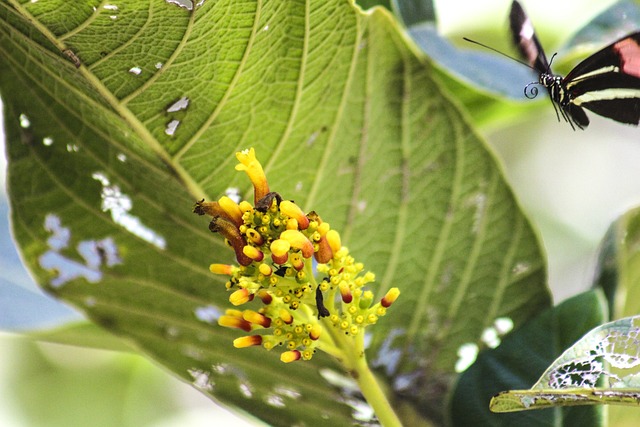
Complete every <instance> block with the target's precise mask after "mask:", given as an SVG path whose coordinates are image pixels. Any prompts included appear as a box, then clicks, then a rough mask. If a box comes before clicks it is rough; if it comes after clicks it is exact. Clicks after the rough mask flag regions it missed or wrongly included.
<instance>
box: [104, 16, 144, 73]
mask: <svg viewBox="0 0 640 427" xmlns="http://www.w3.org/2000/svg"><path fill="white" fill-rule="evenodd" d="M111 19H115V17H113V16H112V17H111ZM129 72H130V73H131V74H135V75H136V76H139V75H140V73H142V68H140V67H131V68H129Z"/></svg>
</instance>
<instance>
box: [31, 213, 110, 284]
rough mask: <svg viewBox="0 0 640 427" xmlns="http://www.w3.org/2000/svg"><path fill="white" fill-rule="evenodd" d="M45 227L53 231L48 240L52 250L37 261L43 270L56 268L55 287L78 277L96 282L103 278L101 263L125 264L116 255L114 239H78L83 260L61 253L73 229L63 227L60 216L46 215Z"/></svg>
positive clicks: (79, 252) (78, 250)
mask: <svg viewBox="0 0 640 427" xmlns="http://www.w3.org/2000/svg"><path fill="white" fill-rule="evenodd" d="M44 228H45V230H47V231H48V232H50V233H51V236H50V237H49V238H48V239H47V245H48V246H49V250H48V251H47V252H45V253H44V254H43V255H41V256H40V258H38V262H39V263H40V266H41V267H42V268H43V269H46V270H53V271H55V272H56V273H57V276H56V277H54V278H53V279H52V280H51V282H50V284H51V286H52V287H54V288H58V287H60V286H62V285H64V284H65V283H67V282H69V281H71V280H75V279H79V278H84V279H85V280H86V281H88V282H90V283H97V282H99V281H100V280H101V279H102V271H101V267H102V266H107V267H112V266H114V265H116V264H121V263H122V261H121V260H120V258H119V257H118V255H117V247H116V246H115V243H114V242H113V240H112V239H111V238H106V239H102V240H83V241H81V242H79V243H78V245H77V246H76V252H77V254H78V255H79V256H80V257H81V258H82V259H83V260H84V263H83V262H80V261H77V260H74V259H71V258H70V257H68V256H66V254H65V255H63V254H61V253H60V251H61V250H63V249H66V248H68V247H69V244H70V240H71V231H70V230H69V228H68V227H63V226H62V222H61V220H60V218H59V217H58V216H57V215H54V214H49V215H47V216H46V217H45V221H44ZM101 248H109V249H106V250H105V249H101Z"/></svg>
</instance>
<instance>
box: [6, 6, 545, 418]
mask: <svg viewBox="0 0 640 427" xmlns="http://www.w3.org/2000/svg"><path fill="white" fill-rule="evenodd" d="M187 3H189V2H187ZM107 6H109V7H107ZM114 6H116V4H114ZM94 7H96V9H95V10H94ZM192 9H193V10H188V9H186V8H181V7H178V6H177V5H176V4H173V3H167V2H161V1H142V0H123V1H120V2H118V3H117V7H116V8H113V7H111V5H105V4H103V3H99V2H97V1H95V2H83V3H73V2H64V1H48V2H37V3H30V2H29V1H22V2H18V1H10V0H3V1H2V2H0V93H1V95H2V97H3V100H4V102H5V117H6V131H7V140H8V157H9V191H10V195H11V204H12V224H13V232H14V235H15V238H16V241H17V243H18V245H19V246H20V250H21V252H22V255H23V258H24V261H25V263H26V264H27V266H28V267H29V269H30V270H31V272H32V273H33V274H34V276H35V277H36V279H37V280H38V282H39V284H40V285H41V286H42V287H43V289H45V290H46V291H47V292H49V293H51V294H52V295H54V296H55V297H57V298H60V299H62V300H64V301H66V302H69V303H70V304H73V305H74V306H76V307H77V308H79V309H80V310H82V311H83V312H84V313H85V314H86V315H87V317H88V318H89V319H91V320H92V321H93V322H95V323H97V324H98V325H100V326H102V327H104V328H106V329H108V330H109V331H111V332H113V333H115V334H117V335H119V336H121V337H122V338H124V339H125V340H126V341H127V343H129V344H130V345H132V346H133V347H135V348H136V349H138V350H140V351H141V352H142V353H144V354H146V355H147V356H149V357H151V358H153V359H155V360H156V361H158V362H159V363H161V364H163V365H164V366H166V367H167V369H169V370H171V371H172V372H173V373H175V374H176V375H177V376H179V377H181V378H183V379H184V380H186V381H189V382H192V383H193V384H194V385H195V386H197V387H199V388H200V389H201V390H202V391H203V392H204V393H206V394H207V395H209V396H211V397H212V398H215V399H217V400H219V401H221V402H224V403H226V404H229V405H233V406H236V407H238V408H241V409H243V410H245V411H248V412H251V413H252V414H253V415H255V416H256V417H258V418H260V419H262V420H264V421H266V422H268V423H271V424H274V425H293V424H301V423H304V424H307V425H317V424H318V423H319V422H322V423H324V424H327V425H335V426H337V425H351V424H352V423H353V417H354V416H356V415H357V411H355V410H354V408H355V407H358V406H359V400H358V395H357V394H355V393H354V391H353V390H350V388H349V387H348V386H346V385H345V384H344V383H343V382H341V381H343V380H345V379H346V378H344V377H343V373H342V372H341V371H340V367H339V366H338V365H337V364H336V363H335V362H334V361H332V360H329V359H328V358H327V357H321V355H318V356H316V357H314V359H313V360H312V362H310V363H294V364H289V365H284V364H282V363H281V362H280V361H279V360H278V354H277V353H275V352H273V353H267V352H266V351H264V350H262V349H259V348H258V349H256V348H251V349H242V350H236V349H233V347H232V345H231V341H232V339H233V338H234V337H235V336H237V334H234V333H233V332H231V331H228V330H226V329H223V328H220V327H219V326H217V324H216V322H215V317H216V316H218V315H219V314H221V313H222V312H223V310H224V309H225V307H227V306H228V305H229V304H228V302H227V298H228V294H227V293H226V292H225V290H224V286H223V281H222V280H221V279H220V278H216V277H214V276H212V275H211V274H210V273H209V271H208V268H207V267H208V265H209V263H211V262H225V261H226V262H229V261H231V259H232V258H231V251H229V250H228V248H226V247H225V245H224V243H223V242H222V241H221V240H219V239H217V238H216V237H215V236H214V235H212V234H211V233H209V231H208V230H207V223H206V222H205V221H204V220H203V219H202V218H198V217H196V216H194V215H193V214H192V213H191V206H192V204H193V202H194V201H195V200H197V199H201V198H203V197H205V198H207V199H209V200H210V199H214V198H217V197H218V196H220V195H222V194H224V193H225V192H226V191H228V190H229V188H231V187H237V188H239V190H240V194H248V193H247V190H248V185H247V183H246V180H245V179H244V177H243V176H242V175H240V174H237V173H235V172H234V171H233V164H234V161H233V153H234V152H235V151H237V150H239V149H244V148H247V147H249V146H254V147H255V148H256V151H257V153H258V157H259V158H260V159H261V160H262V162H263V164H264V165H265V170H266V173H267V176H268V177H269V181H270V184H271V186H272V189H273V190H276V191H278V192H279V193H280V194H282V195H283V196H284V197H285V198H289V199H295V201H296V202H297V203H298V204H299V205H300V206H303V207H304V208H305V209H307V210H315V211H317V212H318V213H320V214H321V215H322V217H323V219H325V220H326V221H328V222H330V223H331V224H332V227H333V228H335V229H338V230H340V231H341V234H342V238H343V243H344V244H345V245H347V246H348V247H349V249H350V250H351V253H352V254H353V255H354V256H355V257H357V258H358V260H360V261H363V262H364V263H365V265H366V266H367V268H368V269H370V270H372V271H374V272H376V273H377V283H378V285H377V287H376V288H375V289H374V291H375V292H376V293H377V295H379V296H381V295H383V294H384V293H385V292H386V291H387V290H388V289H389V288H390V287H392V286H398V287H400V289H401V291H402V295H401V297H400V299H399V300H398V301H397V302H396V303H395V304H394V309H393V310H391V311H390V313H389V314H388V315H387V316H386V317H385V318H384V320H383V321H381V322H380V324H379V325H377V327H375V328H372V329H374V330H373V331H372V336H371V345H370V348H369V350H368V357H369V360H370V362H371V363H372V365H373V366H374V367H377V368H378V370H379V373H380V374H381V376H382V377H383V379H384V381H386V382H387V383H388V386H389V390H390V392H391V393H392V396H391V399H392V400H396V401H397V402H398V404H399V405H400V404H401V405H402V408H403V411H402V414H401V416H402V417H403V419H404V420H409V419H411V420H412V421H415V420H419V419H420V418H423V419H432V420H442V419H444V418H445V417H446V415H445V414H444V413H443V408H444V407H445V405H444V402H445V400H446V396H447V392H448V390H449V389H450V387H451V385H452V382H453V380H454V379H455V377H456V374H455V371H454V366H455V363H456V360H457V357H458V356H457V351H458V349H459V348H460V346H461V345H462V344H465V343H477V344H479V345H482V344H481V340H480V337H481V334H482V332H483V330H485V328H487V327H489V326H491V325H492V324H493V322H494V320H495V319H496V318H498V317H509V318H510V319H512V320H513V322H514V324H515V326H516V327H519V326H520V325H522V324H523V323H524V322H525V321H526V320H527V319H529V318H531V317H532V316H534V315H536V314H537V313H539V312H540V311H541V310H542V309H544V308H547V307H548V306H549V304H550V298H549V293H548V290H547V288H546V285H545V265H544V260H543V257H542V254H541V251H540V247H539V245H538V242H537V239H536V236H535V234H534V233H533V232H532V230H531V228H530V226H529V224H528V222H527V220H526V218H525V217H524V215H523V214H522V213H521V211H520V210H519V208H518V206H517V204H516V202H515V201H514V198H513V196H512V194H511V192H510V190H509V188H508V186H507V184H506V183H505V181H504V178H503V175H502V172H501V170H500V168H499V167H498V166H497V165H496V163H495V160H494V159H493V157H492V156H491V154H490V153H489V152H488V151H487V149H486V147H485V146H484V143H483V142H482V141H481V140H480V139H479V138H478V136H477V135H476V134H475V132H474V131H473V129H471V128H470V126H469V125H468V123H467V122H466V120H465V118H464V115H463V114H461V112H460V111H459V110H458V108H457V107H456V105H455V104H454V103H452V102H451V101H450V100H449V98H448V97H447V96H446V95H445V94H444V93H443V91H442V90H441V88H440V86H439V85H438V84H437V83H436V82H434V80H433V78H432V73H433V71H432V68H431V66H430V65H429V63H428V61H426V60H425V59H424V58H421V57H418V56H416V54H415V51H416V49H415V48H414V47H413V46H411V45H410V43H409V42H408V41H407V39H406V38H405V37H404V36H403V34H402V33H401V32H400V31H399V29H398V26H397V24H396V22H395V21H394V20H393V18H392V17H391V16H390V14H389V13H388V12H386V11H385V10H383V9H375V10H373V11H372V12H369V13H366V14H363V13H361V12H360V10H359V9H358V8H356V7H354V6H353V4H352V3H351V2H349V1H342V0H317V1H309V2H299V3H298V2H260V1H242V2H240V1H236V0H228V1H224V0H218V1H212V0H205V1H204V3H203V4H202V5H200V6H196V7H194V8H192ZM76 65H79V67H77V66H76ZM183 98H185V99H188V101H189V102H188V106H186V108H179V107H180V105H184V101H183V102H182V104H181V103H180V102H179V101H180V100H182V99H183ZM25 119H28V121H29V123H28V124H27V123H26V121H25ZM115 202H117V203H120V205H119V206H114V205H113V203H115ZM109 203H111V205H110V204H109ZM129 203H130V204H131V206H130V207H129V206H128V204H129ZM136 221H139V222H138V223H137V225H136V223H135V222H136ZM72 273H73V274H75V276H73V277H71V276H66V275H71V274H72ZM257 307H259V305H258V303H257V302H256V308H257ZM337 379H340V380H341V381H337ZM347 384H348V383H347ZM413 425H415V424H413Z"/></svg>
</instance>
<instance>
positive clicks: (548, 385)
mask: <svg viewBox="0 0 640 427" xmlns="http://www.w3.org/2000/svg"><path fill="white" fill-rule="evenodd" d="M638 334H640V316H633V317H626V318H624V319H620V320H616V321H614V322H610V323H606V324H604V325H601V326H599V327H597V328H595V329H593V330H591V331H590V332H589V333H588V334H586V335H585V336H584V337H583V338H581V339H580V340H579V341H578V342H576V343H575V344H574V345H572V346H571V347H570V348H569V349H567V350H566V351H565V352H564V353H563V354H562V355H561V356H560V357H559V358H558V359H556V360H555V361H554V362H553V364H551V366H550V367H549V368H548V369H547V370H546V371H545V373H544V374H543V375H542V376H541V377H540V379H539V380H538V381H537V382H536V384H534V385H533V387H532V388H531V389H530V390H511V391H507V392H503V393H500V394H498V395H496V396H495V397H494V398H493V399H492V400H491V410H492V411H494V412H513V411H522V410H529V409H542V408H548V407H558V406H577V405H598V404H600V405H601V404H616V405H630V406H638V405H639V404H640V397H639V396H640V387H639V385H640V371H639V370H638V365H639V364H640V363H639V362H640V357H639V354H640V346H639V345H638V339H637V337H638Z"/></svg>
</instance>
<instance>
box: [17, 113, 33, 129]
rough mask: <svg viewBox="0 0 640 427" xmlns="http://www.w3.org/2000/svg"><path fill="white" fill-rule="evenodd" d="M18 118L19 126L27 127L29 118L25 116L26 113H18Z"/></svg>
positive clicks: (29, 123) (29, 124)
mask: <svg viewBox="0 0 640 427" xmlns="http://www.w3.org/2000/svg"><path fill="white" fill-rule="evenodd" d="M18 120H20V127H21V128H23V129H27V128H28V127H30V126H31V120H29V117H27V115H26V114H24V113H23V114H20V117H19V119H18Z"/></svg>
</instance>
